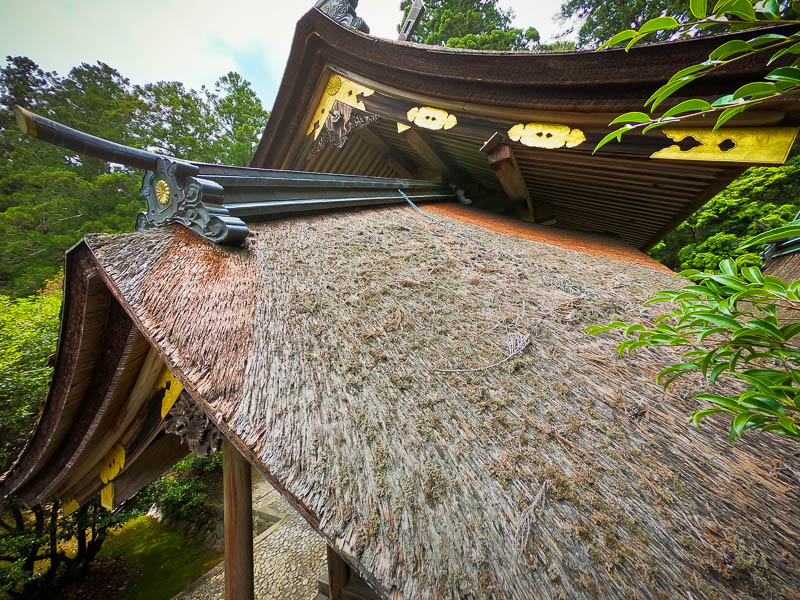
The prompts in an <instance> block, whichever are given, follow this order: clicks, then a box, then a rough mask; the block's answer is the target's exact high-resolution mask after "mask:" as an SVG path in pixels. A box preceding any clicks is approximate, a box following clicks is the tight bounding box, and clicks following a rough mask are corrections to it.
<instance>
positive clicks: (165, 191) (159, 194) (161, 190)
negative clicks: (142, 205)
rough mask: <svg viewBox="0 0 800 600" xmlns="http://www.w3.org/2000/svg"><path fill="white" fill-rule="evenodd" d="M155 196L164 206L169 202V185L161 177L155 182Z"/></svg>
mask: <svg viewBox="0 0 800 600" xmlns="http://www.w3.org/2000/svg"><path fill="white" fill-rule="evenodd" d="M156 198H158V201H159V202H160V203H161V204H162V205H164V206H166V205H167V204H169V185H168V184H167V182H166V181H164V180H163V179H159V180H158V181H157V182H156Z"/></svg>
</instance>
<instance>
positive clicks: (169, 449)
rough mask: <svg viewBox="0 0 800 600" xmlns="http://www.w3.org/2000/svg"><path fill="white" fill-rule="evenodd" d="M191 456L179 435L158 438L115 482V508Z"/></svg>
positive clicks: (165, 435)
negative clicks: (187, 456)
mask: <svg viewBox="0 0 800 600" xmlns="http://www.w3.org/2000/svg"><path fill="white" fill-rule="evenodd" d="M187 454H189V448H187V447H186V446H184V445H183V444H182V443H181V438H179V437H178V436H177V435H169V434H164V435H161V436H159V437H157V438H156V439H155V440H154V441H153V442H152V443H151V444H150V445H149V446H148V447H147V448H146V449H145V450H144V452H142V453H141V455H140V456H139V457H138V459H137V460H136V461H134V463H133V464H132V465H130V467H128V466H127V465H126V467H127V468H126V469H125V470H123V471H122V472H121V473H120V474H119V476H118V477H117V478H116V479H115V480H114V498H113V500H112V502H113V505H114V508H118V507H120V506H122V504H124V503H125V502H126V501H127V500H128V499H130V498H132V497H133V496H134V495H135V494H136V493H137V492H139V490H141V489H142V488H144V486H146V485H147V484H148V483H150V482H151V481H153V480H154V479H156V478H157V477H160V476H161V475H163V474H164V473H166V472H167V471H168V470H169V469H170V467H172V466H173V465H174V464H175V463H176V462H178V461H179V460H180V459H182V458H183V457H184V456H186V455H187Z"/></svg>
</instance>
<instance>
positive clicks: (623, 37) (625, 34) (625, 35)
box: [598, 29, 636, 50]
mask: <svg viewBox="0 0 800 600" xmlns="http://www.w3.org/2000/svg"><path fill="white" fill-rule="evenodd" d="M635 36H636V30H635V29H626V30H625V31H620V32H619V33H618V34H616V35H614V36H613V37H612V38H611V39H610V40H608V41H607V42H606V43H604V44H603V45H601V46H600V47H599V48H598V50H602V49H603V48H605V47H606V46H616V45H617V44H619V43H620V42H624V41H627V40H629V39H631V38H632V37H635Z"/></svg>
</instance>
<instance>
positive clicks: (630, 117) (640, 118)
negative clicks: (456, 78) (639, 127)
mask: <svg viewBox="0 0 800 600" xmlns="http://www.w3.org/2000/svg"><path fill="white" fill-rule="evenodd" d="M650 121H651V119H650V115H648V114H647V113H643V112H626V113H625V114H624V115H620V116H618V117H617V118H616V119H614V120H613V121H611V123H609V125H616V124H617V123H649V122H650Z"/></svg>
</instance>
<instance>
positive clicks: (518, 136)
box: [508, 123, 586, 150]
mask: <svg viewBox="0 0 800 600" xmlns="http://www.w3.org/2000/svg"><path fill="white" fill-rule="evenodd" d="M508 137H509V138H510V139H511V140H513V141H515V142H520V143H521V144H524V145H525V146H530V147H532V148H547V149H550V150H553V149H555V148H563V147H564V146H566V147H567V148H575V147H576V146H580V145H581V144H582V143H583V142H585V141H586V136H585V135H584V134H583V132H582V131H581V130H580V129H572V128H571V127H570V126H569V125H559V124H557V123H528V124H527V125H526V124H523V123H518V124H517V125H514V126H513V127H512V128H511V129H509V130H508Z"/></svg>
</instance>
